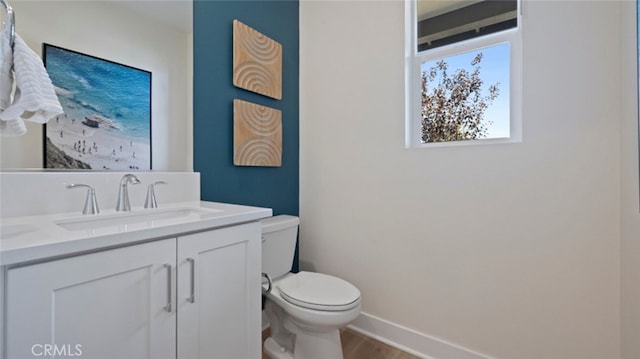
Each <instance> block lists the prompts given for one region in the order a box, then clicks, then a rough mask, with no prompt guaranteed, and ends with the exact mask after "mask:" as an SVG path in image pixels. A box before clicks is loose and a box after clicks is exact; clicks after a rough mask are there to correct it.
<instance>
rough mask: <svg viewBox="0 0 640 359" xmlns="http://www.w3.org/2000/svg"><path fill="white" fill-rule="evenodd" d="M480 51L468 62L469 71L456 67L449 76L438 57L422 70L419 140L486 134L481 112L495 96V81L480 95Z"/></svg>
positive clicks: (456, 138) (441, 140) (439, 139)
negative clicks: (471, 68)
mask: <svg viewBox="0 0 640 359" xmlns="http://www.w3.org/2000/svg"><path fill="white" fill-rule="evenodd" d="M481 61H482V53H479V54H478V55H476V57H475V58H474V59H473V61H471V66H473V67H474V69H473V72H469V71H467V70H465V69H457V70H455V71H454V73H453V74H452V75H449V73H448V72H447V70H448V65H447V63H446V62H445V61H444V60H440V61H438V62H437V63H436V65H435V66H433V67H431V68H430V69H429V70H428V71H423V72H422V141H423V142H446V141H461V140H472V139H479V138H485V137H487V126H488V125H490V124H491V121H485V120H484V113H485V111H486V109H487V107H489V105H490V104H491V103H492V102H493V100H495V99H496V98H497V97H498V94H499V88H498V85H499V83H496V84H495V85H491V86H489V91H488V94H487V95H486V96H483V95H482V84H483V81H482V79H481V78H480V62H481Z"/></svg>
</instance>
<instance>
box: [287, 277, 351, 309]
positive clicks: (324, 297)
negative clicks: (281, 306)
mask: <svg viewBox="0 0 640 359" xmlns="http://www.w3.org/2000/svg"><path fill="white" fill-rule="evenodd" d="M278 284H279V285H278V288H279V292H280V295H281V297H282V298H283V299H284V300H286V301H287V302H289V303H291V304H294V305H297V306H300V307H303V308H307V309H314V310H323V311H344V310H349V309H351V308H354V307H356V306H357V305H358V304H359V302H360V291H359V290H358V288H356V287H355V286H353V285H352V284H351V283H349V282H347V281H345V280H343V279H340V278H337V277H333V276H330V275H328V274H322V273H314V272H299V273H297V274H294V275H291V276H288V277H287V278H284V279H283V280H282V281H281V282H280V283H278Z"/></svg>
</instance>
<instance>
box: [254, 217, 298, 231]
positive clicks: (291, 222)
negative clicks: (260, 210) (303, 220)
mask: <svg viewBox="0 0 640 359" xmlns="http://www.w3.org/2000/svg"><path fill="white" fill-rule="evenodd" d="M260 222H262V233H269V232H276V231H281V230H283V229H287V228H291V227H296V226H298V224H300V220H299V219H298V217H296V216H290V215H287V214H281V215H279V216H273V217H268V218H264V219H262V220H260Z"/></svg>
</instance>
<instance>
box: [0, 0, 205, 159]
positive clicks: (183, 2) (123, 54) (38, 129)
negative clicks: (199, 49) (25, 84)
mask: <svg viewBox="0 0 640 359" xmlns="http://www.w3.org/2000/svg"><path fill="white" fill-rule="evenodd" d="M9 2H10V4H11V6H12V7H13V9H14V12H15V18H16V33H17V34H18V35H19V36H20V37H21V38H22V39H23V40H24V41H25V43H26V44H27V45H28V46H29V47H30V48H31V49H32V50H33V51H34V52H36V53H37V54H38V55H40V56H42V44H43V43H48V44H53V45H56V46H60V47H63V48H66V49H71V50H74V51H78V52H82V53H84V54H89V55H92V56H95V57H99V58H103V59H108V60H110V61H114V62H117V63H121V64H126V65H129V66H132V67H136V68H140V69H144V70H147V71H150V72H151V73H152V89H151V93H152V100H151V107H152V110H151V122H152V125H151V136H152V141H153V144H154V145H153V156H152V157H153V164H152V168H153V170H154V171H158V170H159V171H192V170H193V164H192V162H193V161H192V158H193V146H192V142H193V140H192V138H193V136H192V122H193V118H192V105H191V103H192V79H193V65H192V64H193V51H192V49H193V46H192V42H193V25H192V13H193V3H192V1H191V0H173V1H143V0H134V1H108V0H101V1H96V0H81V1H78V0H69V1H60V0H40V1H33V0H10V1H9ZM52 14H55V15H52ZM0 30H1V31H4V28H3V27H2V28H0ZM79 81H82V79H79ZM88 85H90V84H88ZM42 127H43V126H42V125H39V124H32V123H27V134H26V135H25V136H21V137H0V170H2V171H13V170H26V169H41V168H42V166H43V131H42Z"/></svg>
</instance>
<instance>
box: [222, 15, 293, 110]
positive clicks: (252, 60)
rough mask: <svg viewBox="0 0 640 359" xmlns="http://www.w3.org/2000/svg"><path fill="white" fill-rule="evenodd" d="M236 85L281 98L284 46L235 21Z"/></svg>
mask: <svg viewBox="0 0 640 359" xmlns="http://www.w3.org/2000/svg"><path fill="white" fill-rule="evenodd" d="M233 85H234V86H237V87H240V88H243V89H246V90H249V91H253V92H256V93H259V94H261V95H265V96H269V97H271V98H275V99H278V100H280V99H282V45H281V44H279V43H278V42H276V41H274V40H272V39H270V38H269V37H267V36H265V35H263V34H261V33H260V32H258V31H256V30H254V29H252V28H251V27H249V26H247V25H245V24H243V23H241V22H240V21H238V20H233Z"/></svg>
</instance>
